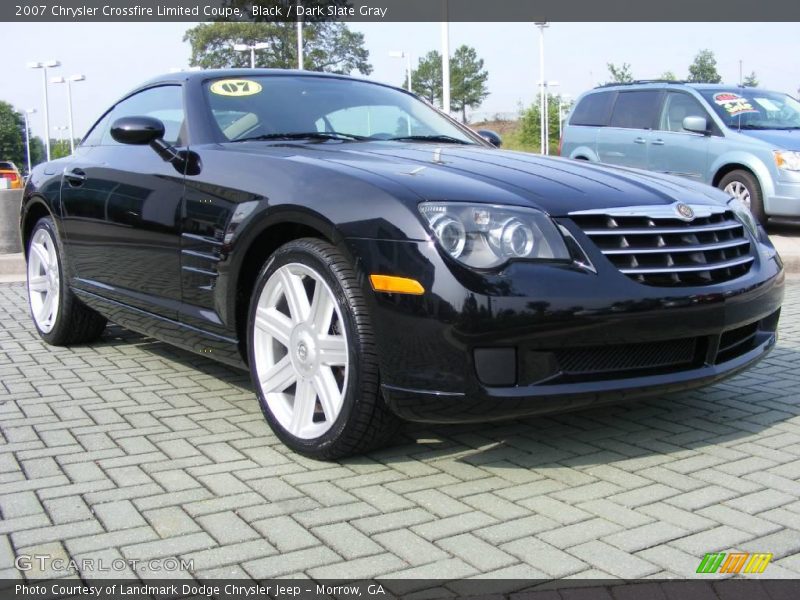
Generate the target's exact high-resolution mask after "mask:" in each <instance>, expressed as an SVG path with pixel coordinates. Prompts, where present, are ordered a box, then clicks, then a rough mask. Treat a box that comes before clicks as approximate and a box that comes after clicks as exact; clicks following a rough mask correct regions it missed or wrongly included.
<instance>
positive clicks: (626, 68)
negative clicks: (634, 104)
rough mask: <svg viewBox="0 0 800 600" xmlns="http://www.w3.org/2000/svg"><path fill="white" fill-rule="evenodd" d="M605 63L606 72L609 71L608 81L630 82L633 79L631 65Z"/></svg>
mask: <svg viewBox="0 0 800 600" xmlns="http://www.w3.org/2000/svg"><path fill="white" fill-rule="evenodd" d="M606 64H607V65H608V72H609V73H611V81H609V82H608V83H630V82H631V81H633V75H632V74H631V66H630V65H629V64H628V63H622V66H621V67H618V66H617V65H615V64H614V63H606Z"/></svg>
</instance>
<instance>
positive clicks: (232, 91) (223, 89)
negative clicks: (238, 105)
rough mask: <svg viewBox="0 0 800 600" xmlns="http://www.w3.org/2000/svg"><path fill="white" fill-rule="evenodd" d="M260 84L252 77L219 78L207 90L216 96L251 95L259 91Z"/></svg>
mask: <svg viewBox="0 0 800 600" xmlns="http://www.w3.org/2000/svg"><path fill="white" fill-rule="evenodd" d="M261 89H262V88H261V84H260V83H257V82H255V81H253V80H252V79H220V80H219V81H215V82H214V83H212V84H211V87H210V88H209V90H211V93H212V94H217V95H218V96H237V97H238V96H252V95H254V94H258V93H260V92H261Z"/></svg>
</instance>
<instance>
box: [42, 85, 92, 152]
mask: <svg viewBox="0 0 800 600" xmlns="http://www.w3.org/2000/svg"><path fill="white" fill-rule="evenodd" d="M73 81H86V76H85V75H70V76H69V77H53V78H52V79H51V80H50V83H66V84H67V115H68V117H69V153H70V154H72V153H74V152H75V129H74V128H73V125H72V82H73Z"/></svg>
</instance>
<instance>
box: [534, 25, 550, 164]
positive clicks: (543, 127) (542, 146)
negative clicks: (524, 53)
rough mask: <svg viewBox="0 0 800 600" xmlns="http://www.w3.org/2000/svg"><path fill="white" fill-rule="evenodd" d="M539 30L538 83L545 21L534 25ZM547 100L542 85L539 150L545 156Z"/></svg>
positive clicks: (540, 77) (542, 55)
mask: <svg viewBox="0 0 800 600" xmlns="http://www.w3.org/2000/svg"><path fill="white" fill-rule="evenodd" d="M534 24H535V25H536V26H537V27H538V28H539V81H545V79H544V30H545V28H547V27H550V25H548V23H547V21H537V22H536V23H534ZM546 102H547V98H546V97H545V89H544V86H543V85H542V86H541V87H540V90H539V148H540V152H541V154H547V138H546V137H545V131H546V129H547V118H546V112H547V104H546Z"/></svg>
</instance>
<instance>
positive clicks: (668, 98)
mask: <svg viewBox="0 0 800 600" xmlns="http://www.w3.org/2000/svg"><path fill="white" fill-rule="evenodd" d="M561 155H562V156H567V157H569V158H575V159H581V160H588V161H595V162H603V163H610V164H614V165H621V166H626V167H633V168H638V169H647V170H650V171H656V172H659V173H665V174H670V175H679V176H681V177H686V178H688V179H692V180H695V181H700V182H705V183H708V184H711V185H713V186H716V187H719V188H721V189H723V190H725V191H726V192H728V193H729V194H730V195H731V196H734V197H736V198H739V199H740V200H741V201H742V202H744V204H745V205H747V206H749V207H750V210H751V212H752V213H753V215H754V216H755V217H756V218H757V219H758V220H759V221H761V222H762V223H765V222H766V220H767V218H768V217H788V218H792V217H800V102H798V101H797V100H795V99H794V98H792V97H791V96H788V95H786V94H782V93H780V92H770V91H766V90H761V89H757V88H746V87H735V86H725V85H710V84H690V83H683V82H667V81H656V82H634V83H631V84H617V85H608V86H601V87H599V88H595V89H593V90H591V91H589V92H586V93H585V94H583V95H582V96H580V98H579V99H578V101H577V102H576V104H575V107H574V108H573V110H572V112H571V113H570V115H569V117H568V119H567V121H566V123H565V126H564V129H563V137H562V140H561Z"/></svg>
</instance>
